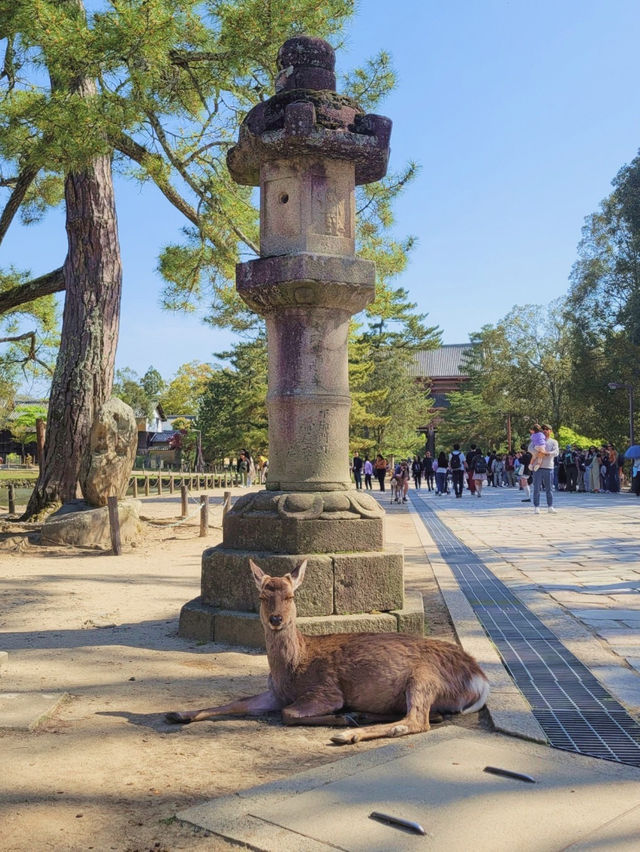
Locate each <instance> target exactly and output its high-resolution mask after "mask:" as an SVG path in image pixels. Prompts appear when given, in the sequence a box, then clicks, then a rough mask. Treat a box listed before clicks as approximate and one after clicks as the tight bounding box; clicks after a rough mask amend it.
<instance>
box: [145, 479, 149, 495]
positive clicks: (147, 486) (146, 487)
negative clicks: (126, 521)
mask: <svg viewBox="0 0 640 852" xmlns="http://www.w3.org/2000/svg"><path fill="white" fill-rule="evenodd" d="M144 496H145V497H148V496H149V474H148V473H147V474H145V477H144Z"/></svg>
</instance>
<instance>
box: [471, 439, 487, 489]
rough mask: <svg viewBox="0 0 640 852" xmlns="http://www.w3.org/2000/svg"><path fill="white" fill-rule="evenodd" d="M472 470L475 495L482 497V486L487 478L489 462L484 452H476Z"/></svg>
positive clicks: (472, 460) (472, 461)
mask: <svg viewBox="0 0 640 852" xmlns="http://www.w3.org/2000/svg"><path fill="white" fill-rule="evenodd" d="M471 469H472V470H473V484H474V485H475V493H476V494H477V495H478V497H482V486H483V485H484V483H485V480H486V478H487V460H486V458H485V457H484V454H483V452H482V450H476V454H475V456H474V457H473V458H472V459H471Z"/></svg>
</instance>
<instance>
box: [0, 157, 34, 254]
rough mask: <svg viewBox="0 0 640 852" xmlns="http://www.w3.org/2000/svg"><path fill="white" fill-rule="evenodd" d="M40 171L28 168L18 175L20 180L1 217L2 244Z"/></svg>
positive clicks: (0, 234) (0, 239)
mask: <svg viewBox="0 0 640 852" xmlns="http://www.w3.org/2000/svg"><path fill="white" fill-rule="evenodd" d="M38 171H39V169H38V168H37V167H36V166H27V167H26V168H25V169H23V170H22V171H21V172H20V174H19V175H18V179H17V180H16V182H15V185H14V187H13V192H12V193H11V195H10V196H9V200H8V201H7V204H6V206H5V208H4V210H3V211H2V216H0V243H1V242H2V240H3V239H4V237H5V234H6V233H7V231H8V230H9V225H11V223H12V222H13V219H14V216H15V215H16V213H17V212H18V210H19V209H20V205H21V204H22V202H23V201H24V197H25V195H26V194H27V192H28V190H29V187H30V186H31V184H32V183H33V181H34V180H35V179H36V176H37V174H38Z"/></svg>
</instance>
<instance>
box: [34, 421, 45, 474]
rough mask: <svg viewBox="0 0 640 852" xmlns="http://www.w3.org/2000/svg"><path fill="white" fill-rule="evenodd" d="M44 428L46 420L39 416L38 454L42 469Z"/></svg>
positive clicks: (37, 430)
mask: <svg viewBox="0 0 640 852" xmlns="http://www.w3.org/2000/svg"><path fill="white" fill-rule="evenodd" d="M44 430H45V427H44V420H43V419H42V418H41V417H38V418H37V419H36V456H37V460H38V466H39V467H40V470H42V463H43V461H44V434H45V433H44Z"/></svg>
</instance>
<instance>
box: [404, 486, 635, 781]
mask: <svg viewBox="0 0 640 852" xmlns="http://www.w3.org/2000/svg"><path fill="white" fill-rule="evenodd" d="M412 502H413V505H414V507H415V509H416V510H417V512H418V513H419V515H420V517H421V518H422V520H423V522H424V524H425V526H426V527H427V529H428V530H429V532H430V534H431V536H432V538H433V540H434V541H435V543H436V545H437V547H438V549H439V551H440V553H441V554H442V557H443V559H444V560H445V562H447V564H448V565H449V567H450V568H451V570H452V572H453V574H454V576H455V578H456V580H457V581H458V583H459V584H460V588H461V589H462V591H463V592H464V593H465V595H466V597H467V599H468V601H469V603H470V604H471V606H472V607H473V610H474V612H475V614H476V616H477V618H478V620H479V621H480V623H481V624H482V627H483V628H484V631H485V633H486V634H487V636H488V637H489V638H490V639H491V641H492V642H493V643H494V645H495V646H496V648H497V649H498V652H499V653H500V656H501V657H502V660H503V662H504V665H505V667H506V668H507V670H508V671H509V673H510V675H511V677H512V678H513V680H514V682H515V683H516V685H517V687H518V688H519V689H520V690H521V692H522V693H523V695H524V696H525V698H526V699H527V701H528V702H529V703H530V705H531V709H532V711H533V714H534V716H535V717H536V719H537V720H538V722H539V723H540V726H541V727H542V729H543V731H544V732H545V734H546V735H547V737H548V739H549V742H550V744H551V745H552V746H554V747H555V748H561V749H565V750H566V751H574V752H577V753H578V754H585V755H588V756H590V757H598V758H602V759H604V760H614V761H617V762H618V763H627V764H630V765H631V766H640V725H639V724H638V723H637V722H636V721H635V720H634V719H633V718H632V717H631V716H630V715H629V714H628V713H627V711H626V710H625V709H624V707H623V706H622V705H621V704H620V703H619V702H618V701H617V700H616V699H615V698H613V697H612V696H611V695H610V694H609V693H608V692H607V690H606V689H605V688H604V687H603V686H602V685H601V684H600V682H599V681H598V680H596V678H595V677H594V676H593V675H592V674H591V672H590V671H589V669H588V668H587V667H586V666H584V665H583V664H582V663H581V662H580V660H578V659H577V658H576V657H574V655H573V654H571V652H570V651H568V650H567V649H566V648H565V647H564V645H563V644H562V642H561V641H560V640H559V639H558V637H557V636H556V635H555V634H554V633H553V632H552V631H551V630H549V628H548V627H546V626H545V625H544V624H543V623H542V622H541V621H540V619H539V618H538V617H537V616H536V615H534V613H532V612H531V611H530V610H529V609H528V608H527V607H526V606H525V605H524V604H523V603H522V602H521V601H520V600H519V599H518V598H517V597H516V596H515V595H514V594H513V593H512V592H511V591H509V589H508V588H507V586H505V585H504V583H502V582H501V581H500V580H498V578H497V577H495V575H494V574H492V573H491V571H490V570H489V569H488V568H487V566H486V565H485V564H484V562H483V561H482V560H481V559H480V557H478V556H477V555H476V554H475V553H474V552H473V551H472V550H471V549H470V548H469V547H467V546H466V545H465V544H463V542H461V541H460V539H459V538H457V536H455V535H454V534H453V533H452V532H451V530H450V529H449V528H448V527H447V526H446V524H444V523H443V522H442V520H441V519H440V518H439V517H438V515H437V513H436V511H435V509H432V508H431V506H430V505H429V504H428V503H427V502H426V501H425V500H424V498H422V497H419V496H417V495H415V494H412Z"/></svg>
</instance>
